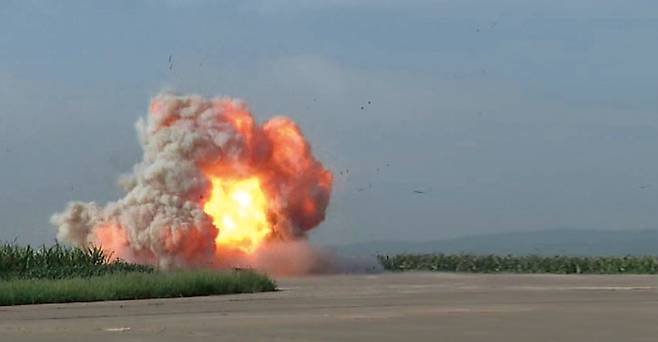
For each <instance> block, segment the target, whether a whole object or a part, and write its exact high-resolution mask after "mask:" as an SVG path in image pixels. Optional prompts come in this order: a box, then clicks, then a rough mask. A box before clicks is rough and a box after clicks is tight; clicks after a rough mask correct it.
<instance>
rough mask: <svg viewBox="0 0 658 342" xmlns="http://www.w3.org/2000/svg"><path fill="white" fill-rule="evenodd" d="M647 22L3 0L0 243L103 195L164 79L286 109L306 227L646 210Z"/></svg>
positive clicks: (371, 228)
mask: <svg viewBox="0 0 658 342" xmlns="http://www.w3.org/2000/svg"><path fill="white" fill-rule="evenodd" d="M656 41H658V4H656V3H655V2H653V1H633V2H632V3H625V2H621V1H605V0H603V1H586V0H572V1H520V0H509V1H498V2H496V3H495V4H494V3H493V2H491V1H485V0H472V1H454V0H451V1H449V0H443V1H338V0H335V1H293V0H288V1H277V0H271V1H243V2H228V1H203V0H192V1H182V0H180V1H178V0H177V1H174V0H170V1H155V0H153V1H112V2H109V1H106V2H102V1H60V2H49V1H11V0H10V1H3V2H2V3H0V160H2V163H1V165H2V166H1V167H0V179H1V180H2V184H1V186H2V192H0V240H13V239H14V238H17V239H18V241H21V242H26V243H44V242H50V241H52V240H53V238H54V233H55V229H54V227H51V226H50V225H49V224H48V217H49V216H50V214H51V213H53V212H55V211H58V210H61V209H62V208H63V207H64V206H65V204H66V202H67V201H69V200H74V199H80V200H86V201H92V200H93V201H97V202H105V201H108V200H112V199H116V198H117V197H118V196H119V195H120V193H119V190H118V188H117V187H116V185H115V180H116V178H117V177H118V176H119V174H121V173H123V172H127V171H129V170H130V168H131V165H132V164H133V163H135V162H136V161H137V160H139V158H140V151H139V147H138V144H137V141H136V138H135V134H134V129H133V123H134V121H135V120H136V119H137V118H138V117H139V116H141V115H144V113H145V110H146V106H147V103H148V99H149V97H150V96H152V95H154V94H156V93H158V92H159V91H162V90H175V91H177V92H181V93H200V94H203V95H206V96H215V95H230V96H235V97H240V98H243V99H245V100H246V101H247V102H248V103H249V104H250V107H251V108H252V110H253V112H254V115H255V116H256V117H257V118H258V119H259V120H265V119H267V118H268V117H271V116H272V115H276V114H285V115H288V116H290V117H292V118H293V119H295V120H296V121H298V122H299V123H300V126H301V127H302V129H303V130H304V132H305V134H306V135H307V137H308V138H309V140H310V141H311V143H312V145H313V149H314V151H315V153H316V155H317V156H318V158H319V159H321V160H322V161H323V162H324V163H325V164H326V165H327V166H328V167H330V168H331V169H333V170H334V171H335V173H336V174H337V175H336V181H335V189H334V195H333V198H332V203H331V207H330V210H329V213H328V218H327V221H326V222H325V223H324V224H323V225H322V226H320V227H319V228H318V229H317V230H316V231H315V232H314V233H313V234H312V239H313V240H316V241H318V242H322V243H344V242H351V241H367V240H372V239H385V240H427V239H439V238H446V237H453V236H461V235H472V234H481V233H492V232H503V231H528V230H539V229H550V228H563V227H567V228H594V229H620V230H625V229H627V230H630V229H643V228H657V226H658V225H657V224H656V223H657V222H658V210H657V209H658V159H657V158H655V157H654V153H655V151H656V150H657V149H658V112H657V108H658V106H657V100H656V89H658V68H656V67H655V61H656V60H658V46H657V45H656V44H655V42H656ZM169 55H171V56H172V58H173V68H172V70H169V68H168V57H169ZM368 101H370V102H371V104H368ZM362 106H363V107H364V109H363V110H361V107H362ZM345 169H349V170H350V173H349V176H346V175H340V174H339V171H340V170H345ZM359 189H365V190H362V191H360V190H359ZM413 190H422V191H424V192H425V193H424V194H417V193H414V192H413Z"/></svg>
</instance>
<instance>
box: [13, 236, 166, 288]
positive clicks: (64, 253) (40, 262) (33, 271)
mask: <svg viewBox="0 0 658 342" xmlns="http://www.w3.org/2000/svg"><path fill="white" fill-rule="evenodd" d="M153 271H154V269H153V267H151V266H147V265H137V264H130V263H127V262H125V261H121V260H117V259H112V258H111V255H107V253H104V252H103V250H102V249H100V248H98V247H89V248H86V249H79V248H68V247H64V246H61V245H54V246H51V247H46V246H44V247H41V248H39V249H34V248H32V247H30V246H17V245H12V244H4V245H0V281H1V280H10V279H66V278H74V277H93V276H101V275H107V274H114V273H125V272H144V273H150V272H153Z"/></svg>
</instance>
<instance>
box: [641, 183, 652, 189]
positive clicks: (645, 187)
mask: <svg viewBox="0 0 658 342" xmlns="http://www.w3.org/2000/svg"><path fill="white" fill-rule="evenodd" d="M651 186H652V185H651V184H645V185H641V186H640V189H642V190H644V189H648V188H650V187H651Z"/></svg>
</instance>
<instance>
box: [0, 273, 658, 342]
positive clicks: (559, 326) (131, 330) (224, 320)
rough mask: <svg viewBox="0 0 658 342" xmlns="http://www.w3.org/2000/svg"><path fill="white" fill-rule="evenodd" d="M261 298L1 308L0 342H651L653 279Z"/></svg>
mask: <svg viewBox="0 0 658 342" xmlns="http://www.w3.org/2000/svg"><path fill="white" fill-rule="evenodd" d="M277 282H278V284H279V287H280V288H281V291H279V292H272V293H261V294H245V295H229V296H213V297H195V298H176V299H153V300H139V301H121V302H97V303H75V304H46V305H28V306H16V307H0V341H67V342H68V341H94V342H101V341H117V340H120V341H158V342H165V341H405V340H407V341H418V340H423V341H456V342H460V341H505V342H510V341H579V342H583V341H597V342H602V341H652V342H655V341H658V289H657V286H658V277H656V276H633V275H626V276H598V275H587V276H575V275H567V276H562V275H468V274H445V273H442V274H441V273H439V274H437V273H397V274H393V273H383V274H375V275H332V276H309V277H300V278H284V279H278V280H277Z"/></svg>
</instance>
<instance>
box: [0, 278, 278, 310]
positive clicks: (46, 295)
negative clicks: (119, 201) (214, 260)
mask: <svg viewBox="0 0 658 342" xmlns="http://www.w3.org/2000/svg"><path fill="white" fill-rule="evenodd" d="M274 290H276V284H275V283H274V282H273V281H272V280H270V279H269V278H267V277H266V276H264V275H261V274H258V273H255V272H251V271H234V272H219V271H209V270H206V271H185V272H184V271H177V272H153V273H116V274H108V275H103V276H94V277H87V278H70V279H14V280H6V281H0V305H20V304H41V303H67V302H91V301H104V300H127V299H145V298H172V297H191V296H206V295H220V294H233V293H252V292H263V291H274Z"/></svg>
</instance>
